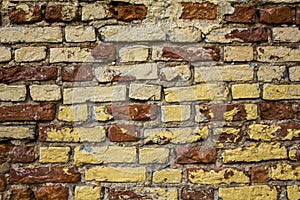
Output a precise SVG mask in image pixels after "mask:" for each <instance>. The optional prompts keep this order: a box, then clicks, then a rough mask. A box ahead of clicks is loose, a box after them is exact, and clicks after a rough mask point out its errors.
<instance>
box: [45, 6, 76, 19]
mask: <svg viewBox="0 0 300 200" xmlns="http://www.w3.org/2000/svg"><path fill="white" fill-rule="evenodd" d="M76 17H77V7H76V6H74V5H47V7H46V10H45V19H46V21H48V22H61V21H63V22H70V21H74V20H75V19H76Z"/></svg>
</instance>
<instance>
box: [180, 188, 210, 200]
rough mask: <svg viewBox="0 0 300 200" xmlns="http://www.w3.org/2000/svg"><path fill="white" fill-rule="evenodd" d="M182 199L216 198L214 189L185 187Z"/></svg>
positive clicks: (205, 199) (202, 199)
mask: <svg viewBox="0 0 300 200" xmlns="http://www.w3.org/2000/svg"><path fill="white" fill-rule="evenodd" d="M181 199H182V200H214V190H213V189H201V188H191V187H184V188H183V189H182V191H181Z"/></svg>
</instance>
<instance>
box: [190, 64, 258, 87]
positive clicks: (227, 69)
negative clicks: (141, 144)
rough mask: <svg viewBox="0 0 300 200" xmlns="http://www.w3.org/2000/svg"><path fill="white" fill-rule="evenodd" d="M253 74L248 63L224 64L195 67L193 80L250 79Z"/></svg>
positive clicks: (229, 80) (252, 69)
mask: <svg viewBox="0 0 300 200" xmlns="http://www.w3.org/2000/svg"><path fill="white" fill-rule="evenodd" d="M253 75H254V68H251V67H250V66H249V65H225V66H209V67H195V81H196V82H197V83H199V82H211V81H228V82H231V81H251V80H252V79H253Z"/></svg>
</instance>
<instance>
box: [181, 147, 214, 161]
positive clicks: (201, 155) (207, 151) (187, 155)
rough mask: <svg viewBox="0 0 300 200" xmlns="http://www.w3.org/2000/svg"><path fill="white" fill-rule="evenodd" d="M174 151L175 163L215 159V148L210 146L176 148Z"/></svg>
mask: <svg viewBox="0 0 300 200" xmlns="http://www.w3.org/2000/svg"><path fill="white" fill-rule="evenodd" d="M176 152H177V160H176V163H179V164H193V163H214V162H215V161H216V159H217V150H216V148H215V147H210V146H200V147H192V148H186V149H185V148H184V149H182V148H177V149H176Z"/></svg>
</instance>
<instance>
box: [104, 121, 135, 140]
mask: <svg viewBox="0 0 300 200" xmlns="http://www.w3.org/2000/svg"><path fill="white" fill-rule="evenodd" d="M107 137H108V139H109V140H110V141H111V142H136V141H139V140H140V139H141V138H140V137H139V130H138V128H137V127H136V126H135V125H131V124H114V125H111V126H110V127H109V129H108V135H107Z"/></svg>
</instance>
